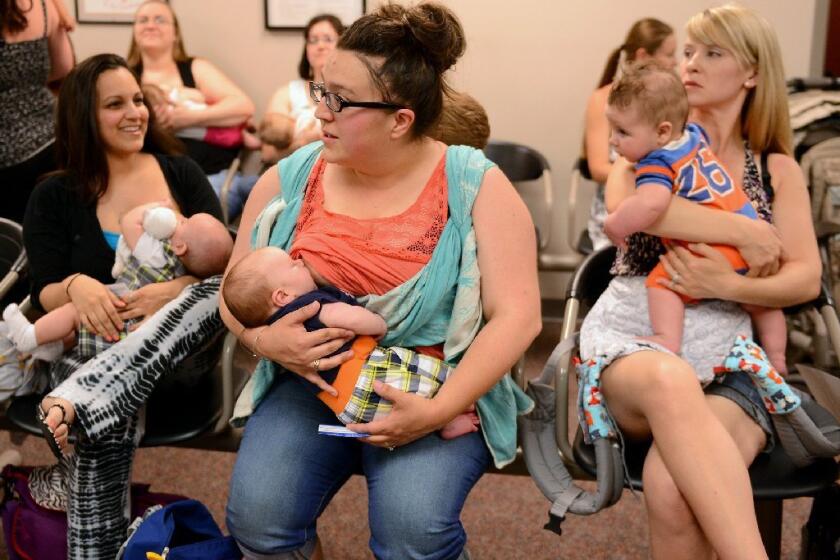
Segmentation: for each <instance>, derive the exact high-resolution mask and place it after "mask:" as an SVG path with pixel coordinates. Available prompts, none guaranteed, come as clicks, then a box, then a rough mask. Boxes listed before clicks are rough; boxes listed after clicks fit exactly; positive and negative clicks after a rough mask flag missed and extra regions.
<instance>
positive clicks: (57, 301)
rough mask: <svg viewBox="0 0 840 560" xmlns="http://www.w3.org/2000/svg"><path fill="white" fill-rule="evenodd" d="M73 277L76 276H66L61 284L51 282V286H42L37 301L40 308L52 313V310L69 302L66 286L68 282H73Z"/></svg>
mask: <svg viewBox="0 0 840 560" xmlns="http://www.w3.org/2000/svg"><path fill="white" fill-rule="evenodd" d="M75 277H76V274H75V273H73V274H70V275H68V276H67V277H66V278H65V279H64V280H62V281H61V282H53V283H52V284H47V285H46V286H44V289H42V290H41V293H40V294H38V300H39V301H40V302H41V307H43V308H44V310H45V311H52V310H53V309H56V308H58V307H61V306H62V305H64V304H65V303H68V302H70V296H68V295H67V286H68V284H69V283H70V282H72V281H73V280H75Z"/></svg>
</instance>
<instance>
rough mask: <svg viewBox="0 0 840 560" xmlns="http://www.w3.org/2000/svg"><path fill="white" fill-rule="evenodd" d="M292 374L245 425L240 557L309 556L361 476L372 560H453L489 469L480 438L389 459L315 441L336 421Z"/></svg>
mask: <svg viewBox="0 0 840 560" xmlns="http://www.w3.org/2000/svg"><path fill="white" fill-rule="evenodd" d="M291 375H292V374H281V375H280V376H279V379H278V381H277V382H276V383H275V385H274V387H272V389H271V390H270V391H269V393H268V395H266V397H265V399H264V400H263V402H262V403H261V404H260V406H259V407H258V408H257V410H256V411H255V412H254V414H253V415H252V416H251V418H249V420H248V423H247V425H246V427H245V434H244V437H243V439H242V443H241V445H240V448H239V454H238V456H237V460H236V465H235V467H234V471H233V476H232V479H231V488H230V498H229V501H228V506H227V526H228V528H229V529H230V531H231V533H232V534H233V536H234V537H236V539H237V541H238V542H239V543H240V545H241V546H242V547H243V551H244V552H245V555H246V558H294V557H295V556H292V555H291V554H284V553H290V552H292V551H300V553H301V555H300V556H298V557H300V558H307V557H309V556H310V555H311V554H312V551H313V550H314V548H315V537H316V534H315V529H316V521H317V519H318V516H319V515H320V514H321V512H322V511H323V510H324V508H325V507H326V506H327V504H328V503H329V501H330V499H332V497H333V495H334V494H335V493H336V492H337V491H338V489H339V488H341V486H342V485H343V484H344V483H345V482H346V481H347V479H348V478H349V477H350V475H351V474H352V473H353V472H358V471H359V470H360V469H361V470H363V471H364V473H365V476H366V477H367V481H368V490H369V519H370V528H371V539H370V546H371V549H372V550H373V553H374V555H375V556H376V558H428V559H437V558H440V559H455V558H458V557H459V556H460V555H461V553H462V550H463V548H464V545H465V543H466V534H465V532H464V528H463V526H462V525H461V521H460V513H461V509H462V508H463V505H464V501H465V499H466V496H467V494H468V493H469V491H470V490H471V489H472V487H473V486H474V485H475V483H476V482H477V481H478V479H479V478H480V477H481V475H482V474H483V473H484V472H485V471H486V470H487V467H488V465H489V461H490V455H489V452H488V451H487V448H486V446H485V445H484V441H483V439H482V437H481V435H480V434H479V433H472V434H468V435H465V436H462V437H458V438H456V439H453V440H448V441H444V440H442V439H440V437H439V436H437V435H436V434H431V435H429V436H426V437H425V438H422V439H420V440H418V441H416V442H413V443H411V444H409V445H406V446H404V447H400V448H397V449H396V450H395V451H394V452H389V451H388V450H387V449H383V448H378V447H373V446H369V445H366V444H364V443H361V442H358V441H355V440H352V439H348V438H337V437H329V436H319V435H318V433H317V427H318V424H336V423H337V420H336V418H335V415H334V414H333V413H332V412H331V411H330V410H329V409H328V408H327V407H326V406H324V405H323V404H322V403H321V402H320V401H319V400H318V399H317V398H316V397H315V396H314V395H312V394H311V393H309V392H308V391H307V390H306V388H305V387H303V385H302V384H300V383H298V382H297V381H296V380H294V379H293V378H291Z"/></svg>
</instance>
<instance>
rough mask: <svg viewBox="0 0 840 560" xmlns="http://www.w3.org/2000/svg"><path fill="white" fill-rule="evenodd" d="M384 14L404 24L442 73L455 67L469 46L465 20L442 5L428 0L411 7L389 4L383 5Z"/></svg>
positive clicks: (432, 63)
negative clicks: (463, 22) (463, 21)
mask: <svg viewBox="0 0 840 560" xmlns="http://www.w3.org/2000/svg"><path fill="white" fill-rule="evenodd" d="M380 14H381V15H382V16H383V17H384V18H385V19H390V20H391V21H394V22H399V23H400V25H402V26H403V28H404V29H405V31H406V33H407V34H408V35H409V36H411V37H412V38H413V39H414V40H415V41H416V42H417V43H418V46H419V47H420V48H421V49H422V51H423V56H424V58H426V60H428V62H429V64H431V65H432V67H433V68H434V69H435V70H436V71H437V72H438V73H439V74H442V73H444V72H445V71H447V70H448V69H449V68H451V67H452V66H453V65H454V64H455V63H456V62H457V61H458V59H459V58H461V56H462V55H463V54H464V51H465V50H466V48H467V42H466V40H465V39H464V28H463V27H462V26H461V22H460V21H458V18H457V17H456V16H455V14H454V13H452V11H451V10H450V9H449V8H447V7H445V6H443V5H441V4H437V3H434V2H427V3H422V4H418V5H416V6H412V7H409V8H406V7H405V6H401V5H399V4H386V5H384V6H382V7H381V8H380Z"/></svg>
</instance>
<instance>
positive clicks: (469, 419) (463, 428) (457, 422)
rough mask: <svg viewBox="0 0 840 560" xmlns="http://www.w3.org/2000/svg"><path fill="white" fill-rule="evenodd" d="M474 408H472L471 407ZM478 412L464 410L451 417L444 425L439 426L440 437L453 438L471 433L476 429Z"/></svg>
mask: <svg viewBox="0 0 840 560" xmlns="http://www.w3.org/2000/svg"><path fill="white" fill-rule="evenodd" d="M473 410H474V408H473ZM478 424H479V421H478V414H476V413H475V412H464V413H463V414H459V415H458V416H456V417H455V418H453V419H452V421H451V422H449V423H448V424H447V425H446V426H444V427H443V428H441V430H440V437H442V438H443V439H455V438H456V437H459V436H462V435H464V434H471V433H472V432H477V431H478Z"/></svg>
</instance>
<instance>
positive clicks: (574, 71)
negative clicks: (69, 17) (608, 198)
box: [65, 0, 822, 297]
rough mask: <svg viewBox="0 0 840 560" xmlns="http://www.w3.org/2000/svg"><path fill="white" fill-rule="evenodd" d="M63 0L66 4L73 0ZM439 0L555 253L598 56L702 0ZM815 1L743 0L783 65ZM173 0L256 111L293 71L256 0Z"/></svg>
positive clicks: (196, 45)
mask: <svg viewBox="0 0 840 560" xmlns="http://www.w3.org/2000/svg"><path fill="white" fill-rule="evenodd" d="M65 1H66V2H67V3H68V5H70V6H71V10H72V1H70V0H65ZM444 1H445V3H446V4H447V5H448V6H450V7H451V8H452V9H453V10H454V11H455V12H456V13H457V14H458V16H459V17H460V18H461V21H462V23H463V24H464V27H465V29H466V33H467V44H468V49H467V54H466V55H465V56H464V58H463V59H462V61H461V62H460V63H459V64H458V66H457V67H456V68H455V70H454V72H453V75H452V77H451V81H452V83H453V84H454V85H455V86H456V87H458V88H459V89H464V90H466V91H468V92H470V93H471V94H473V95H474V96H475V97H476V98H477V99H479V100H480V101H481V102H482V103H483V104H484V106H485V107H486V109H487V112H488V114H489V116H490V123H491V126H492V129H493V137H494V138H498V139H506V140H513V141H517V142H521V143H524V144H528V145H531V146H533V147H535V148H537V149H538V150H540V151H541V152H542V153H543V154H545V156H546V157H547V158H548V159H549V161H550V163H551V166H552V168H553V169H554V177H555V187H556V191H557V201H558V202H559V206H560V207H559V208H558V209H557V210H558V211H557V213H556V215H555V227H554V231H555V232H556V235H554V236H553V241H552V244H551V247H550V249H551V250H553V251H560V252H562V251H564V250H566V249H565V247H566V245H565V239H564V236H563V235H562V234H563V232H564V231H565V225H564V224H565V200H566V182H567V177H568V173H567V170H569V169H570V168H571V166H572V164H573V162H574V160H575V158H576V157H577V155H578V152H579V149H580V138H581V133H582V122H583V117H582V115H583V110H584V107H585V105H586V99H587V96H588V95H589V93H590V91H591V90H592V89H593V88H594V86H595V84H596V81H597V79H598V78H599V76H600V72H601V70H602V68H603V64H604V61H605V59H606V57H607V56H608V54H609V52H610V51H611V50H612V49H613V48H615V47H616V46H617V45H618V44H620V42H621V41H622V40H623V38H624V34H625V33H626V31H627V28H628V27H629V26H630V25H631V24H632V22H633V21H635V20H636V19H638V18H640V17H644V16H651V15H652V16H656V17H658V18H660V19H662V20H664V21H666V22H668V23H670V24H672V25H673V26H674V27H675V28H676V29H678V31H679V33H678V34H679V40H680V41H682V39H683V36H682V25H683V23H684V22H685V21H686V20H687V19H688V17H690V16H691V15H692V14H694V13H695V12H697V11H699V10H701V9H703V8H704V7H706V6H708V5H710V2H708V1H704V0H682V1H680V2H665V1H663V0H632V1H630V2H619V1H617V0H588V1H586V2H584V1H582V0H572V1H556V0H516V1H509V0H506V1H502V0H444ZM821 1H822V0H800V1H797V2H791V1H789V0H747V1H744V2H743V4H745V5H748V6H752V7H754V8H756V9H758V10H759V11H760V12H761V13H762V14H764V16H765V17H767V19H768V20H769V21H770V22H771V23H772V24H773V25H774V27H775V28H776V31H777V33H778V35H779V40H780V42H781V45H782V51H783V53H784V55H783V56H784V64H785V68H786V70H787V74H788V75H789V76H805V75H808V72H809V69H810V68H811V67H812V66H811V64H812V56H813V55H812V52H819V48H817V49H814V48H813V45H812V41H813V37H814V33H813V31H814V23H815V19H818V18H816V16H817V15H818V13H817V12H818V8H819V5H820V2H821ZM376 3H377V2H376V0H369V1H368V4H369V5H372V4H376ZM173 5H174V7H175V9H176V10H177V11H178V15H179V19H180V21H181V26H182V28H183V30H184V36H185V37H184V38H185V41H186V45H187V47H188V51H189V53H190V54H193V55H200V56H203V57H206V58H208V59H209V60H211V61H212V62H213V63H214V64H216V65H218V66H219V67H220V68H222V70H223V71H224V72H225V73H226V74H227V75H228V76H229V77H231V78H232V79H233V80H234V81H235V82H236V83H237V84H239V85H240V87H242V88H243V89H244V90H245V91H246V92H248V94H249V95H251V97H252V98H253V100H254V102H255V103H256V105H257V107H258V113H262V111H263V110H264V108H265V106H266V104H267V102H268V99H269V97H270V95H271V93H272V91H273V90H274V88H276V87H277V86H279V85H280V84H282V83H285V82H286V81H288V80H289V79H290V78H292V77H294V75H295V68H296V65H297V61H298V59H299V56H300V51H301V46H302V43H301V38H300V35H299V32H287V31H271V32H269V31H266V30H265V29H264V25H263V2H262V0H237V1H232V0H173ZM130 33H131V27H130V26H123V25H80V26H79V27H78V29H77V30H76V32H75V33H74V37H73V38H74V42H75V45H76V51H77V54H78V56H79V57H80V59H81V58H83V57H86V56H89V55H91V54H95V53H98V52H105V51H113V52H117V53H120V54H125V52H126V51H127V49H128V41H129V37H130ZM817 35H819V33H818V34H817ZM529 200H530V198H529ZM579 219H582V213H581V217H580V218H579ZM558 280H562V278H561V277H559V276H552V275H543V292H544V294H545V296H547V297H552V296H554V297H561V296H562V282H559V281H558Z"/></svg>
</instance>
